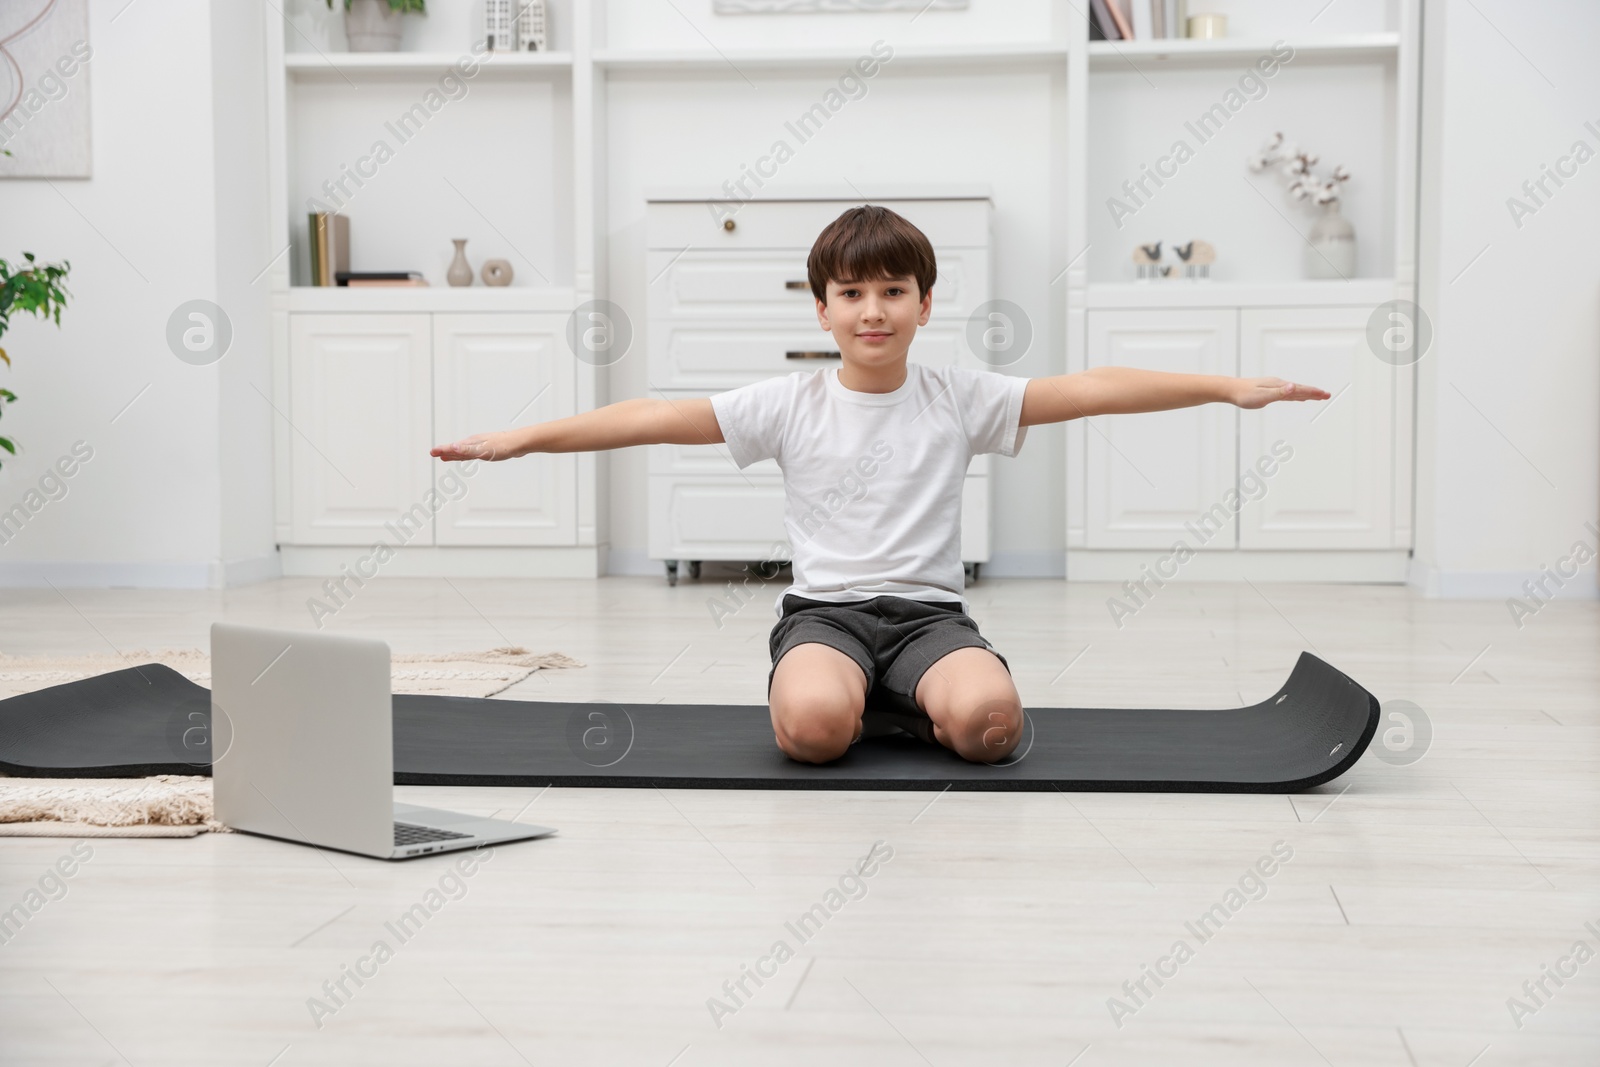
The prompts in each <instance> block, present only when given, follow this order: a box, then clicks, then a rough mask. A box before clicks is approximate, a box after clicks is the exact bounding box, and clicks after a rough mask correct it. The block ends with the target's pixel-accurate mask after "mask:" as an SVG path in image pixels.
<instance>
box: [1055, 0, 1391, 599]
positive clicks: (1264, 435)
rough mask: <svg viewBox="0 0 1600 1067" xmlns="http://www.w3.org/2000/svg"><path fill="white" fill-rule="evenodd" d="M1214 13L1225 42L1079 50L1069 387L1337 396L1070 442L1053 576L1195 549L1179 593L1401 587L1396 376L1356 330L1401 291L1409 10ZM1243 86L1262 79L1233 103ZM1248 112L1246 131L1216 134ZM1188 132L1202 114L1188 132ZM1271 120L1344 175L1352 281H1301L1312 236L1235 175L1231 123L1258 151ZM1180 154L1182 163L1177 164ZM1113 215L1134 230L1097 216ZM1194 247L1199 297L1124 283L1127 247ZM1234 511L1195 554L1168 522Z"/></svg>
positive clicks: (1074, 59) (1256, 4) (1160, 284)
mask: <svg viewBox="0 0 1600 1067" xmlns="http://www.w3.org/2000/svg"><path fill="white" fill-rule="evenodd" d="M1214 6H1215V9H1218V10H1222V11H1224V13H1226V14H1228V16H1229V22H1230V28H1231V29H1232V32H1236V33H1237V34H1238V36H1234V37H1230V38H1227V39H1223V40H1161V41H1148V40H1135V41H1092V42H1091V41H1089V40H1088V39H1087V36H1086V35H1084V36H1082V37H1076V36H1075V37H1074V39H1073V48H1072V49H1071V54H1070V55H1069V57H1068V72H1067V82H1068V90H1067V97H1068V103H1067V109H1068V118H1067V126H1068V130H1067V134H1066V136H1067V152H1066V157H1067V161H1066V166H1065V175H1064V179H1065V181H1066V184H1067V186H1068V188H1069V189H1073V190H1079V191H1080V192H1079V193H1069V196H1068V200H1069V205H1068V212H1067V217H1068V231H1069V236H1068V240H1067V249H1066V252H1067V255H1066V256H1065V257H1064V259H1065V260H1066V261H1067V262H1068V263H1069V264H1070V266H1069V269H1068V270H1067V277H1066V286H1067V294H1066V305H1067V307H1066V316H1067V326H1066V337H1067V346H1066V347H1067V352H1066V356H1067V370H1068V371H1081V370H1084V369H1087V368H1088V367H1090V366H1097V365H1104V364H1117V363H1122V362H1126V363H1127V364H1130V365H1141V366H1150V367H1164V368H1165V369H1170V370H1179V371H1190V372H1209V373H1223V374H1237V375H1246V376H1250V375H1277V376H1281V377H1285V378H1292V379H1295V380H1302V381H1307V380H1309V381H1312V382H1314V383H1315V384H1319V385H1322V386H1324V387H1326V388H1328V389H1329V390H1330V392H1333V393H1334V394H1335V396H1334V399H1333V400H1331V401H1328V402H1327V403H1326V404H1323V405H1319V406H1318V407H1317V408H1316V409H1309V408H1306V407H1303V406H1287V405H1281V406H1275V407H1274V408H1272V409H1269V410H1268V411H1263V412H1250V411H1231V410H1227V409H1222V408H1217V409H1216V410H1211V408H1209V407H1208V408H1206V409H1195V410H1192V411H1189V412H1160V413H1155V414H1151V415H1141V416H1137V417H1133V418H1128V419H1120V420H1107V421H1105V422H1104V424H1103V425H1102V426H1096V427H1090V426H1088V425H1085V424H1083V423H1082V422H1072V423H1069V424H1068V426H1067V434H1066V436H1067V471H1068V477H1067V558H1066V571H1067V576H1068V578H1069V579H1074V578H1076V579H1086V580H1108V581H1115V582H1118V583H1121V582H1123V581H1127V580H1132V581H1134V582H1139V581H1141V580H1144V579H1145V577H1146V568H1148V567H1150V566H1153V565H1154V562H1153V561H1155V560H1157V559H1159V558H1160V557H1161V553H1160V552H1158V551H1157V550H1158V549H1162V548H1166V549H1171V548H1172V547H1173V546H1175V545H1176V544H1178V543H1180V542H1182V543H1183V544H1185V545H1186V546H1187V547H1188V548H1189V549H1191V550H1192V551H1193V555H1192V557H1189V558H1188V559H1187V560H1186V561H1185V562H1184V563H1183V564H1182V570H1183V573H1184V575H1185V576H1186V577H1193V578H1202V579H1205V578H1213V579H1232V578H1241V577H1244V578H1261V579H1307V580H1351V581H1401V580H1404V577H1405V569H1406V564H1407V560H1408V557H1409V552H1410V546H1411V509H1412V505H1411V496H1412V488H1411V487H1412V453H1413V433H1414V431H1413V422H1414V415H1413V406H1414V394H1415V389H1414V368H1411V367H1405V368H1398V367H1391V366H1389V365H1387V364H1385V363H1383V362H1381V361H1380V360H1379V359H1377V357H1376V356H1375V355H1374V354H1373V353H1372V352H1371V351H1370V350H1369V349H1368V346H1367V340H1366V335H1365V323H1366V319H1367V317H1368V315H1369V314H1370V313H1371V312H1372V311H1373V310H1374V309H1375V308H1376V307H1377V306H1378V305H1380V304H1382V303H1384V302H1385V301H1389V300H1394V299H1412V298H1413V297H1414V292H1415V250H1414V232H1415V211H1416V197H1417V189H1416V169H1415V160H1416V115H1417V86H1418V76H1417V53H1418V41H1419V32H1418V31H1419V27H1418V19H1419V11H1418V3H1417V2H1416V0H1387V2H1384V0H1373V2H1369V3H1365V4H1351V5H1345V6H1344V8H1343V9H1342V10H1340V11H1339V12H1338V13H1337V18H1338V19H1340V20H1341V21H1339V22H1335V21H1334V15H1333V13H1331V12H1330V13H1329V14H1328V17H1323V14H1324V11H1325V10H1326V8H1325V7H1324V6H1323V5H1312V6H1311V8H1310V9H1307V8H1306V7H1305V5H1300V4H1296V3H1292V2H1285V3H1277V4H1272V3H1266V2H1264V0H1235V2H1233V3H1226V2H1221V3H1218V4H1216V5H1214ZM1319 8H1320V9H1321V10H1318V9H1319ZM1210 9H1211V8H1208V10H1210ZM1275 51H1276V52H1277V53H1278V54H1279V55H1280V56H1281V55H1282V54H1284V52H1285V51H1292V59H1291V60H1289V61H1287V62H1281V63H1277V64H1273V63H1267V64H1265V66H1266V67H1267V68H1269V69H1272V75H1271V76H1270V77H1263V76H1261V71H1262V68H1261V67H1256V66H1255V63H1256V61H1257V60H1258V59H1260V58H1261V57H1264V56H1267V55H1269V54H1271V53H1273V52H1275ZM1252 69H1254V70H1255V71H1256V74H1257V76H1256V77H1255V78H1254V79H1252V80H1251V81H1250V82H1248V83H1246V82H1241V81H1240V80H1239V78H1240V77H1241V76H1243V75H1244V73H1245V72H1246V71H1249V70H1252ZM1230 89H1233V90H1236V92H1235V95H1233V96H1231V97H1230V96H1226V95H1225V94H1227V93H1228V91H1229V90H1230ZM1219 105H1220V106H1221V107H1222V110H1221V111H1217V110H1215V108H1216V107H1218V106H1219ZM1251 109H1254V110H1253V111H1252V110H1251ZM1247 113H1248V114H1249V116H1250V118H1249V120H1248V121H1247V122H1246V123H1240V122H1239V120H1238V119H1237V118H1233V117H1231V116H1237V115H1243V114H1247ZM1202 114H1209V115H1212V116H1216V117H1215V118H1213V120H1212V122H1211V123H1210V124H1208V125H1206V126H1203V127H1201V128H1199V129H1197V128H1196V126H1195V121H1196V119H1197V118H1198V116H1200V115H1202ZM1267 122H1270V123H1271V125H1270V126H1266V128H1267V129H1273V128H1277V129H1282V130H1283V131H1284V132H1285V134H1286V136H1287V137H1288V138H1289V139H1290V140H1294V141H1298V142H1300V143H1302V144H1304V145H1306V146H1307V147H1308V148H1309V149H1310V150H1312V151H1315V152H1318V153H1319V155H1321V157H1322V159H1323V160H1324V161H1326V162H1327V163H1329V164H1331V163H1335V162H1343V163H1346V164H1348V165H1349V166H1350V169H1351V170H1352V172H1353V173H1354V174H1355V176H1356V180H1355V181H1353V182H1352V183H1351V184H1349V185H1347V186H1346V201H1347V203H1346V205H1345V207H1346V214H1347V216H1348V217H1350V218H1351V219H1352V220H1353V221H1354V223H1355V226H1356V231H1357V239H1358V242H1359V245H1360V251H1361V255H1360V259H1359V263H1358V268H1357V274H1356V276H1354V277H1351V278H1349V279H1335V280H1332V281H1321V280H1305V279H1304V277H1303V274H1302V272H1301V269H1300V264H1299V262H1298V261H1299V260H1300V258H1301V255H1302V247H1303V244H1304V232H1303V231H1304V230H1305V229H1306V228H1309V226H1310V224H1311V221H1312V218H1311V216H1310V215H1309V214H1305V213H1302V212H1301V211H1300V210H1298V209H1297V208H1296V206H1295V205H1293V204H1292V203H1291V202H1290V201H1289V200H1288V198H1287V197H1285V196H1284V195H1283V189H1282V183H1281V182H1280V181H1279V180H1278V177H1277V176H1276V175H1274V174H1271V173H1266V174H1259V175H1257V174H1250V173H1249V172H1248V171H1247V169H1246V167H1245V160H1246V158H1247V156H1248V155H1249V154H1251V153H1253V152H1255V151H1257V150H1258V149H1259V147H1260V144H1259V142H1258V141H1256V142H1246V141H1241V140H1240V139H1239V138H1238V137H1233V136H1229V135H1230V134H1231V133H1232V131H1233V129H1234V128H1236V126H1235V124H1238V125H1239V126H1244V127H1246V128H1249V129H1250V130H1251V131H1252V132H1255V131H1256V130H1258V129H1260V128H1261V127H1262V126H1263V125H1264V124H1265V123H1267ZM1180 140H1181V141H1184V142H1185V143H1186V144H1187V145H1188V147H1189V148H1190V149H1191V150H1192V155H1191V157H1190V158H1188V159H1187V160H1185V161H1184V162H1182V163H1178V162H1176V157H1177V153H1176V152H1175V149H1176V148H1177V142H1179V141H1180ZM1163 155H1165V156H1166V158H1167V159H1168V162H1167V163H1166V164H1165V170H1168V171H1172V170H1176V171H1177V172H1178V174H1177V175H1173V174H1168V175H1167V180H1168V182H1169V184H1168V185H1162V184H1158V183H1157V182H1156V181H1155V180H1154V179H1147V180H1146V181H1145V183H1144V186H1143V188H1142V189H1141V188H1140V187H1139V185H1137V184H1134V183H1136V182H1137V181H1138V180H1139V179H1140V178H1142V177H1143V176H1145V175H1146V174H1147V173H1148V172H1149V170H1150V167H1151V166H1152V165H1154V164H1156V162H1157V161H1158V160H1159V159H1161V158H1162V157H1163ZM1178 175H1181V176H1182V179H1183V180H1182V181H1181V182H1179V181H1175V180H1173V179H1174V178H1176V177H1177V176H1178ZM1158 177H1160V175H1158ZM1124 181H1128V182H1129V183H1130V184H1132V185H1133V191H1132V194H1130V193H1129V192H1128V191H1127V189H1126V187H1124V186H1123V184H1122V183H1123V182H1124ZM1112 197H1117V198H1119V199H1120V200H1121V202H1122V207H1123V208H1130V207H1131V208H1132V209H1133V211H1132V213H1131V215H1130V214H1129V213H1127V212H1126V211H1124V210H1121V209H1119V210H1116V211H1113V209H1112V206H1111V203H1110V199H1111V198H1112ZM1291 231H1299V232H1297V233H1295V234H1294V235H1293V236H1292V237H1291V236H1290V234H1291ZM1194 238H1199V239H1204V240H1208V241H1210V242H1212V243H1213V244H1214V245H1215V246H1216V247H1217V249H1218V253H1219V256H1218V259H1219V262H1218V265H1217V266H1216V267H1214V268H1213V270H1214V274H1215V280H1211V281H1201V282H1189V281H1182V280H1174V279H1160V280H1155V281H1149V282H1134V281H1132V280H1131V279H1132V266H1131V262H1130V257H1131V253H1132V250H1133V248H1134V246H1135V245H1136V244H1147V243H1151V242H1153V241H1156V240H1160V241H1163V243H1164V244H1165V245H1166V246H1167V247H1170V246H1171V244H1173V243H1183V242H1187V241H1188V240H1190V239H1194ZM1096 431H1098V432H1096ZM1278 441H1282V442H1283V443H1284V444H1285V445H1287V446H1288V447H1289V448H1292V449H1294V459H1293V460H1292V461H1291V462H1288V463H1284V464H1281V465H1272V466H1274V474H1273V476H1272V477H1271V478H1270V479H1259V478H1254V479H1252V478H1249V476H1248V474H1247V472H1248V471H1249V469H1250V468H1251V467H1252V465H1253V464H1254V463H1255V462H1256V461H1257V460H1258V459H1259V457H1260V454H1261V453H1262V452H1263V450H1269V449H1270V447H1271V446H1272V445H1273V444H1274V443H1276V442H1278ZM1269 465H1271V464H1269ZM1247 479H1248V481H1247ZM1258 481H1263V482H1264V483H1265V490H1264V491H1262V492H1261V494H1260V495H1259V497H1257V496H1256V493H1255V488H1254V487H1255V486H1256V484H1257V482H1258ZM1246 486H1248V487H1249V488H1251V493H1249V494H1246V493H1244V492H1242V491H1241V490H1242V488H1244V487H1246ZM1230 493H1231V494H1235V495H1234V496H1232V497H1231V502H1239V503H1240V506H1239V507H1238V509H1237V510H1236V511H1235V510H1234V509H1233V508H1232V507H1228V508H1224V511H1234V514H1232V515H1231V516H1230V517H1229V518H1228V519H1227V522H1226V523H1225V525H1226V527H1227V528H1226V529H1224V530H1220V531H1219V532H1218V533H1217V534H1215V535H1214V536H1211V537H1209V538H1201V537H1198V536H1196V535H1194V534H1192V533H1191V532H1190V531H1191V530H1192V529H1193V526H1192V525H1185V524H1186V523H1188V524H1192V522H1193V520H1194V519H1196V518H1198V517H1199V516H1200V515H1202V514H1206V513H1211V514H1213V515H1215V516H1217V521H1218V522H1219V523H1220V522H1222V514H1223V512H1221V511H1215V510H1213V509H1214V508H1215V506H1216V505H1217V504H1218V503H1219V502H1230V497H1229V494H1230ZM1167 566H1168V568H1169V569H1173V570H1175V568H1174V567H1173V565H1172V564H1171V563H1170V562H1169V563H1168V564H1167ZM1172 576H1173V574H1171V573H1166V572H1164V571H1162V572H1159V573H1158V577H1161V578H1171V577H1172Z"/></svg>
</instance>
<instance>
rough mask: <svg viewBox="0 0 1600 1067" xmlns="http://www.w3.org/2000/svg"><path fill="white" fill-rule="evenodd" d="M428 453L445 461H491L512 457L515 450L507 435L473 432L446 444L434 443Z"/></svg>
mask: <svg viewBox="0 0 1600 1067" xmlns="http://www.w3.org/2000/svg"><path fill="white" fill-rule="evenodd" d="M428 454H429V455H430V456H438V457H439V458H440V459H442V460H444V461H445V462H446V463H449V462H451V461H454V460H468V459H486V460H489V461H490V462H491V463H492V462H494V461H495V460H501V459H512V458H513V457H515V456H516V455H517V452H516V450H515V449H514V448H513V447H512V445H511V441H510V440H509V436H508V435H507V434H506V433H504V432H501V433H475V434H473V435H472V436H471V437H463V438H462V439H461V440H459V441H452V442H451V443H450V444H447V445H435V446H434V448H433V450H432V451H430V452H429V453H428Z"/></svg>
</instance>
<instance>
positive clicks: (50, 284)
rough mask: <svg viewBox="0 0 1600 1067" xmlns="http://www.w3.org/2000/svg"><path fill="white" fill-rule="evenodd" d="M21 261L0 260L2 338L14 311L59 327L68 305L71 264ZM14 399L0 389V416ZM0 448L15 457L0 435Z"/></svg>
mask: <svg viewBox="0 0 1600 1067" xmlns="http://www.w3.org/2000/svg"><path fill="white" fill-rule="evenodd" d="M8 154H9V153H8ZM22 258H23V259H24V260H25V261H26V263H25V264H21V263H19V264H17V265H16V266H12V265H11V264H10V263H7V262H6V261H5V260H3V259H0V338H4V337H5V332H6V329H7V328H8V327H9V326H10V325H11V313H12V312H13V311H26V312H29V313H30V314H32V315H34V316H35V317H37V318H41V319H54V320H55V324H56V325H57V326H60V325H61V309H62V308H64V307H66V305H67V290H66V288H65V286H64V284H63V283H64V282H65V281H66V279H67V271H69V270H71V269H72V264H71V263H69V262H67V261H66V260H62V261H61V262H60V263H40V262H38V261H37V260H35V259H34V257H33V253H32V252H24V253H22ZM0 361H4V363H5V365H6V366H8V367H9V366H11V357H10V356H9V355H7V354H6V350H5V349H4V348H0ZM16 399H17V394H15V393H13V392H12V391H11V390H9V389H3V388H0V415H3V414H5V406H6V405H7V404H10V403H12V402H13V401H15V400H16ZM0 449H4V450H5V451H6V452H8V453H10V454H11V455H13V456H14V455H16V454H17V446H16V444H15V443H13V442H12V440H11V439H10V438H9V437H4V436H0Z"/></svg>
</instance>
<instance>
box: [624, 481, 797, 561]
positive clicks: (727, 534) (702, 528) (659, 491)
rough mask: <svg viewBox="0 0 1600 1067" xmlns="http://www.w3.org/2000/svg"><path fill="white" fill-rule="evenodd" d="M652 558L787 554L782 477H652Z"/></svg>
mask: <svg viewBox="0 0 1600 1067" xmlns="http://www.w3.org/2000/svg"><path fill="white" fill-rule="evenodd" d="M649 483H650V493H649V496H650V557H651V558H652V559H722V560H741V559H743V560H768V559H787V558H788V537H787V535H786V534H785V533H784V526H783V504H784V496H783V480H782V479H781V478H770V477H769V478H754V479H749V480H747V479H745V478H739V477H734V478H712V477H706V478H681V477H660V476H657V477H652V478H650V479H649Z"/></svg>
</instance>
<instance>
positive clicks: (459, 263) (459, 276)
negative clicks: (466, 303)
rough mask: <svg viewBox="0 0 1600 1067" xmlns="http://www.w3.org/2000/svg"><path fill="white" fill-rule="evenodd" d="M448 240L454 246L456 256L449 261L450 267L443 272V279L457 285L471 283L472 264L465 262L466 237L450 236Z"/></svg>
mask: <svg viewBox="0 0 1600 1067" xmlns="http://www.w3.org/2000/svg"><path fill="white" fill-rule="evenodd" d="M450 240H451V241H452V242H453V243H454V244H455V246H456V257H455V259H452V260H451V261H450V269H449V270H447V271H445V272H444V280H445V281H447V282H449V283H450V284H451V285H454V286H457V287H460V286H463V285H471V284H472V264H471V263H468V262H467V239H466V238H465V237H452V238H450Z"/></svg>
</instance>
